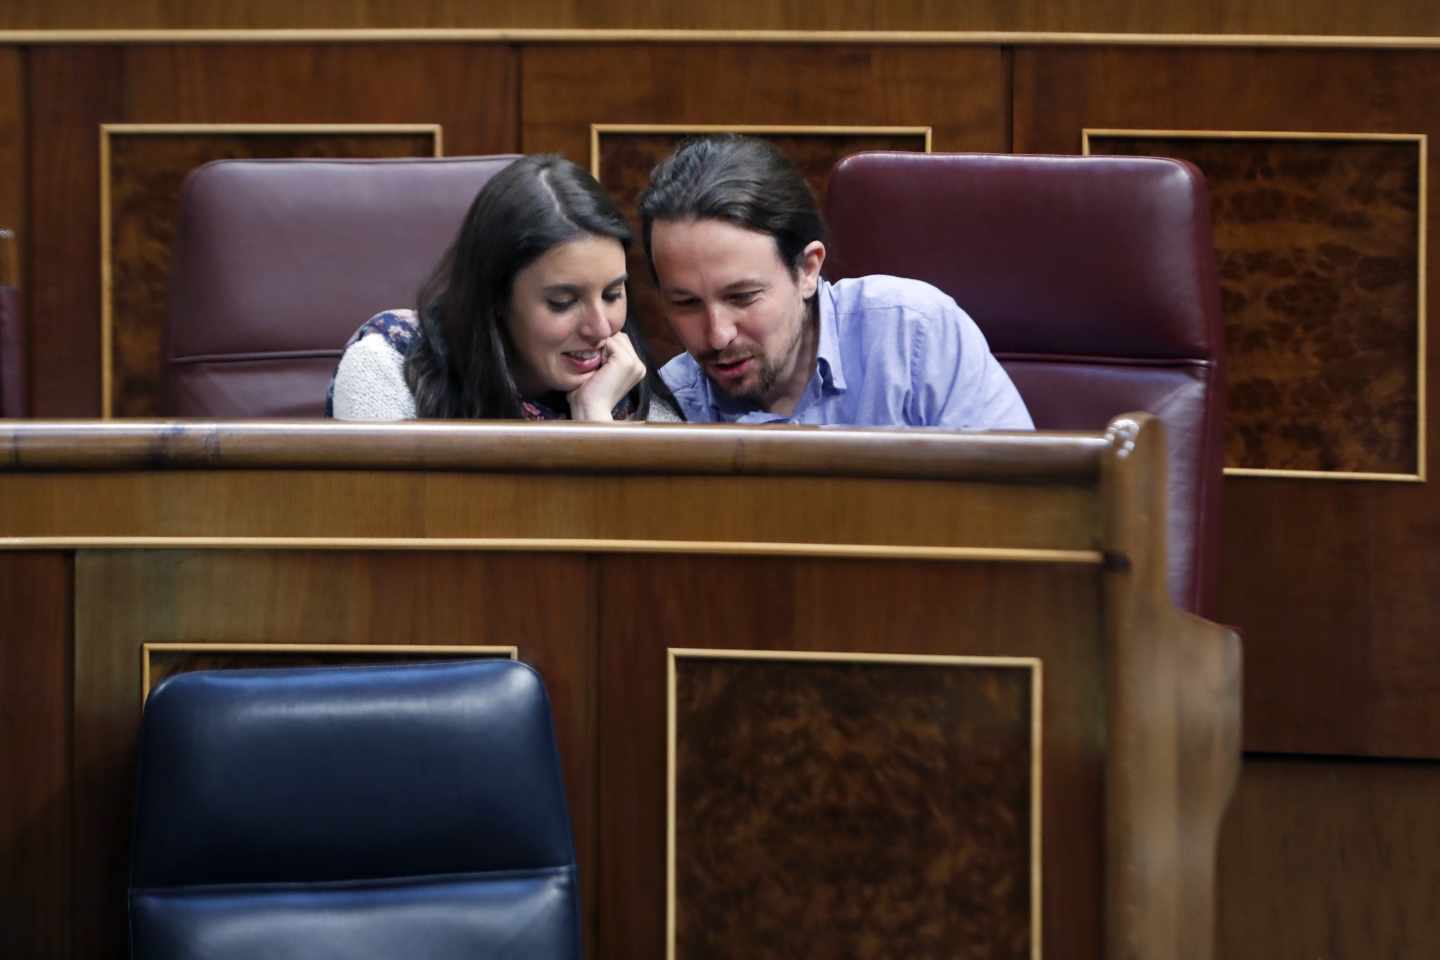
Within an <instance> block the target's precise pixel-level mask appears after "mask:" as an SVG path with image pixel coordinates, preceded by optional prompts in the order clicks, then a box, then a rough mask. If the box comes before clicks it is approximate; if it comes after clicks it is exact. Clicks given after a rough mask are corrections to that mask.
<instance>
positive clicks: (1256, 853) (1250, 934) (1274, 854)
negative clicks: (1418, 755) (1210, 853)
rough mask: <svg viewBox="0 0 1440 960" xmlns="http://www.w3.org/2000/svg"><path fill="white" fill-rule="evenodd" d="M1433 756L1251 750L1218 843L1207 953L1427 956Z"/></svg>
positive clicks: (1438, 923) (1277, 959)
mask: <svg viewBox="0 0 1440 960" xmlns="http://www.w3.org/2000/svg"><path fill="white" fill-rule="evenodd" d="M1437 797H1440V764H1436V763H1388V762H1364V761H1359V762H1356V761H1348V762H1347V761H1344V760H1338V759H1317V760H1305V759H1300V758H1287V757H1261V756H1255V757H1250V758H1249V759H1247V760H1246V763H1245V770H1244V773H1243V774H1242V776H1241V778H1240V787H1239V789H1238V791H1237V792H1236V795H1235V799H1234V800H1233V801H1232V802H1231V807H1230V813H1229V815H1228V817H1227V819H1226V823H1225V829H1224V831H1223V833H1222V834H1221V846H1220V863H1219V867H1220V895H1219V924H1218V938H1217V947H1216V952H1215V956H1216V957H1224V958H1225V960H1311V958H1315V957H1325V958H1333V960H1352V958H1354V960H1364V958H1369V957H1406V958H1409V957H1428V956H1432V955H1433V954H1434V951H1435V945H1436V944H1437V943H1440V913H1437V911H1436V910H1435V904H1436V903H1440V860H1437V859H1436V857H1435V850H1436V849H1440V804H1437V803H1436V798H1437Z"/></svg>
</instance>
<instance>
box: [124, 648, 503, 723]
mask: <svg viewBox="0 0 1440 960" xmlns="http://www.w3.org/2000/svg"><path fill="white" fill-rule="evenodd" d="M151 652H155V653H389V654H395V655H397V656H398V655H400V654H405V653H437V654H443V655H444V656H447V657H448V656H455V657H461V656H468V655H470V654H477V653H482V654H505V655H507V656H508V657H509V658H510V659H511V660H518V659H519V658H520V648H519V647H516V646H507V645H503V644H502V645H488V646H487V645H478V646H477V645H469V644H451V643H430V644H406V643H143V644H141V645H140V706H141V707H142V708H143V707H144V706H145V700H146V698H148V697H149V696H150V654H151Z"/></svg>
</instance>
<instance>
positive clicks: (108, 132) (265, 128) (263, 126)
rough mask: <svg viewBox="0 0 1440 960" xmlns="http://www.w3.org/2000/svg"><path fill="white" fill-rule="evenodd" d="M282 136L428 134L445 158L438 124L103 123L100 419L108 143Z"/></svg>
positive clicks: (109, 274)
mask: <svg viewBox="0 0 1440 960" xmlns="http://www.w3.org/2000/svg"><path fill="white" fill-rule="evenodd" d="M237 133H238V134H257V135H277V136H284V135H290V134H302V133H311V134H343V133H367V134H405V133H421V134H424V133H428V134H430V136H431V139H432V141H433V142H434V148H435V153H434V156H435V157H437V158H438V157H443V156H444V155H445V153H444V150H445V143H444V137H445V134H444V129H443V128H442V126H441V125H440V124H438V123H102V124H100V418H101V419H102V420H109V419H111V418H112V416H113V410H112V402H111V400H112V398H111V396H110V391H111V388H112V386H113V381H114V378H115V357H114V350H115V345H114V323H115V304H114V293H115V277H114V264H113V262H112V253H113V250H112V249H111V240H110V227H111V222H110V221H111V214H110V138H111V137H114V136H117V135H119V136H132V135H136V136H145V135H157V134H158V135H162V136H163V135H173V134H193V135H195V136H225V135H229V134H237Z"/></svg>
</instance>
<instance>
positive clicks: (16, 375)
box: [0, 230, 26, 417]
mask: <svg viewBox="0 0 1440 960" xmlns="http://www.w3.org/2000/svg"><path fill="white" fill-rule="evenodd" d="M17 272H18V264H17V262H16V258H15V235H14V234H13V233H11V232H10V231H9V230H0V417H23V416H25V415H26V398H25V388H26V380H25V317H24V315H23V314H22V313H21V312H20V290H19V289H18V287H17V286H16V283H15V274H16V273H17Z"/></svg>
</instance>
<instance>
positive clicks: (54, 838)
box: [0, 553, 72, 957]
mask: <svg viewBox="0 0 1440 960" xmlns="http://www.w3.org/2000/svg"><path fill="white" fill-rule="evenodd" d="M71 566H72V563H71V559H70V557H69V556H68V555H66V554H63V553H0V623H3V625H4V632H3V635H0V731H3V736H4V738H5V742H4V746H3V748H0V784H3V787H0V955H3V956H6V957H55V956H65V955H67V953H68V951H69V939H70V929H71V923H72V916H71V912H70V785H69V780H70V749H69V748H70V634H71V620H70V610H71V604H70V576H71Z"/></svg>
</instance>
